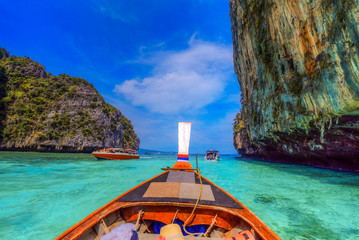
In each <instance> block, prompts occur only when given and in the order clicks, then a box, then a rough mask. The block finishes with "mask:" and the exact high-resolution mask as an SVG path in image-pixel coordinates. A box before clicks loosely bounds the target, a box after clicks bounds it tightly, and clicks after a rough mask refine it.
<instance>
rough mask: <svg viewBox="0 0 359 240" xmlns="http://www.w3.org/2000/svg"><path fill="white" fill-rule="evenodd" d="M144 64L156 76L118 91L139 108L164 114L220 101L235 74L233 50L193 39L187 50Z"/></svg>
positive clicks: (162, 54) (163, 54) (129, 83)
mask: <svg viewBox="0 0 359 240" xmlns="http://www.w3.org/2000/svg"><path fill="white" fill-rule="evenodd" d="M142 62H143V63H148V62H150V63H151V64H152V65H153V66H154V68H153V72H152V76H149V77H146V78H143V79H131V80H127V81H124V82H123V83H122V84H119V85H116V87H115V90H114V91H115V92H117V93H119V94H122V95H123V96H124V97H125V98H126V99H127V100H128V101H130V102H131V103H132V104H133V105H135V106H143V107H146V108H147V109H148V110H150V111H152V112H157V113H163V114H171V113H178V112H180V111H187V112H190V111H195V110H198V109H200V108H203V107H204V106H206V105H208V104H210V103H212V102H214V101H216V100H217V99H219V98H220V97H221V95H222V94H223V92H224V88H225V86H226V82H227V80H228V79H229V78H230V75H231V73H232V72H233V63H232V47H231V46H223V45H219V44H215V43H210V42H204V41H200V40H195V39H194V38H193V37H192V38H191V40H190V41H189V47H188V49H186V50H182V51H177V52H173V51H168V52H157V53H155V54H152V56H151V57H150V58H148V59H143V60H142Z"/></svg>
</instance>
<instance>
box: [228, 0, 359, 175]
mask: <svg viewBox="0 0 359 240" xmlns="http://www.w3.org/2000/svg"><path fill="white" fill-rule="evenodd" d="M230 17H231V22H232V36H233V45H234V46H233V47H234V65H235V72H236V74H237V77H238V81H239V84H240V87H241V92H242V100H241V101H242V110H241V113H240V114H238V115H237V117H236V119H235V123H234V130H235V134H234V146H235V147H236V149H237V150H238V152H239V153H241V154H244V155H255V156H259V157H264V158H266V159H269V160H274V161H281V162H291V163H298V164H307V165H312V166H318V167H325V168H332V169H342V170H348V171H359V55H358V53H359V28H358V23H359V10H358V1H356V0H311V1H306V0H298V1H279V0H231V1H230Z"/></svg>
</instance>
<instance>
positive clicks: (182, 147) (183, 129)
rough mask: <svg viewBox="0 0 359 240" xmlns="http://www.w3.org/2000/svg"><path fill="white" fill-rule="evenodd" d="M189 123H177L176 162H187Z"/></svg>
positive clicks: (189, 134)
mask: <svg viewBox="0 0 359 240" xmlns="http://www.w3.org/2000/svg"><path fill="white" fill-rule="evenodd" d="M191 124H192V123H190V122H179V123H178V156H177V161H178V162H188V149H189V140H190V136H191Z"/></svg>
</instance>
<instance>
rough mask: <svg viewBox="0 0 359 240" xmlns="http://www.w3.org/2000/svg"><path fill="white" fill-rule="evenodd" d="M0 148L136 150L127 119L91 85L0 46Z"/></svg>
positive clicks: (64, 150) (73, 150)
mask: <svg viewBox="0 0 359 240" xmlns="http://www.w3.org/2000/svg"><path fill="white" fill-rule="evenodd" d="M0 100H1V101H0V110H1V111H0V150H24V151H28V150H30V151H51V152H92V151H93V150H95V149H97V148H102V147H123V148H132V149H138V147H139V143H140V140H139V138H138V137H137V136H136V134H135V132H134V130H133V126H132V124H131V122H130V121H129V120H128V119H127V118H126V117H125V116H123V115H122V113H121V112H120V111H119V110H118V109H116V108H115V107H113V106H111V105H110V104H108V103H106V102H105V101H104V99H103V98H102V96H101V95H100V94H99V93H98V92H97V90H96V89H95V88H94V86H93V85H92V84H90V83H89V82H87V81H86V80H84V79H81V78H77V77H70V76H68V75H66V74H60V75H59V76H52V75H51V74H50V73H47V72H46V71H45V67H44V66H42V65H41V64H39V63H37V62H34V61H32V60H31V59H30V58H29V57H14V56H9V54H8V52H7V51H6V50H5V49H1V48H0Z"/></svg>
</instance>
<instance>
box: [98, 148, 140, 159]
mask: <svg viewBox="0 0 359 240" xmlns="http://www.w3.org/2000/svg"><path fill="white" fill-rule="evenodd" d="M92 155H94V156H95V157H96V158H97V159H101V160H103V159H110V160H128V159H139V158H140V155H139V154H138V153H137V152H136V151H135V150H132V149H122V148H104V149H100V150H97V151H94V152H92Z"/></svg>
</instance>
